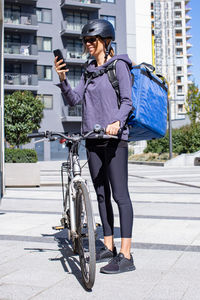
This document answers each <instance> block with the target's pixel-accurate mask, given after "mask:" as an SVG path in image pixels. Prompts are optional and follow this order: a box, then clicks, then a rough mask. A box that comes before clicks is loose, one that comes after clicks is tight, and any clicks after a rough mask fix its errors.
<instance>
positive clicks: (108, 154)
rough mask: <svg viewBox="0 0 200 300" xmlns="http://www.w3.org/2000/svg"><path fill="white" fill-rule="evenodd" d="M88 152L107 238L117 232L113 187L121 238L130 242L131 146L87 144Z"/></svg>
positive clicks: (118, 143) (92, 142)
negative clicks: (129, 179) (112, 202)
mask: <svg viewBox="0 0 200 300" xmlns="http://www.w3.org/2000/svg"><path fill="white" fill-rule="evenodd" d="M86 148H87V150H88V159H89V161H88V163H89V169H90V174H91V177H92V181H93V184H94V188H95V191H96V194H97V200H98V206H99V213H100V217H101V221H102V225H103V232H104V236H110V235H113V229H114V217H113V208H112V204H111V191H110V186H111V190H112V195H113V199H114V200H115V202H116V203H117V205H118V209H119V216H120V230H121V237H122V238H131V236H132V226H133V208H132V203H131V199H130V196H129V191H128V143H127V142H125V141H117V140H109V141H104V140H103V141H102V140H87V141H86Z"/></svg>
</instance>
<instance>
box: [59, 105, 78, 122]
mask: <svg viewBox="0 0 200 300" xmlns="http://www.w3.org/2000/svg"><path fill="white" fill-rule="evenodd" d="M81 121H82V105H76V106H73V107H70V106H65V105H63V107H62V122H81Z"/></svg>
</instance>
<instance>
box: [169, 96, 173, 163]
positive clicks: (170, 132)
mask: <svg viewBox="0 0 200 300" xmlns="http://www.w3.org/2000/svg"><path fill="white" fill-rule="evenodd" d="M168 118H169V120H168V125H169V126H168V128H169V159H172V116H171V101H170V99H169V98H168Z"/></svg>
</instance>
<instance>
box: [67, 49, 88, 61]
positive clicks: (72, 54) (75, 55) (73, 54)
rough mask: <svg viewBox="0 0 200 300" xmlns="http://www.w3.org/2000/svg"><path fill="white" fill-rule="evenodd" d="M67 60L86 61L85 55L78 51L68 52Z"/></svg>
mask: <svg viewBox="0 0 200 300" xmlns="http://www.w3.org/2000/svg"><path fill="white" fill-rule="evenodd" d="M66 58H67V59H85V55H83V52H82V51H81V52H78V51H69V52H68V51H67V55H66Z"/></svg>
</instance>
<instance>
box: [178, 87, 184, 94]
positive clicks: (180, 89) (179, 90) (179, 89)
mask: <svg viewBox="0 0 200 300" xmlns="http://www.w3.org/2000/svg"><path fill="white" fill-rule="evenodd" d="M182 92H183V87H182V85H180V86H178V93H182Z"/></svg>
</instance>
